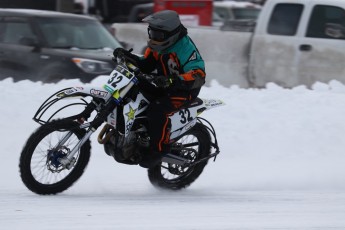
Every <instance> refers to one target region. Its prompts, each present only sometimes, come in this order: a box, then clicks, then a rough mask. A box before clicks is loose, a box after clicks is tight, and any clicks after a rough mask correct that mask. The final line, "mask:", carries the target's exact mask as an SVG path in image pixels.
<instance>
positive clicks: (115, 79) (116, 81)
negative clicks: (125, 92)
mask: <svg viewBox="0 0 345 230" xmlns="http://www.w3.org/2000/svg"><path fill="white" fill-rule="evenodd" d="M133 77H134V74H133V73H131V72H130V71H129V70H128V69H126V68H124V67H123V66H120V65H118V66H116V68H115V69H114V70H113V72H111V74H110V78H109V79H108V81H107V83H106V84H105V85H104V86H103V88H104V89H105V90H106V91H108V92H109V93H111V94H114V93H115V92H116V91H118V90H120V89H122V88H123V87H125V86H126V85H128V83H129V82H130V81H131V80H132V78H133Z"/></svg>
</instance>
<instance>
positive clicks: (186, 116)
mask: <svg viewBox="0 0 345 230" xmlns="http://www.w3.org/2000/svg"><path fill="white" fill-rule="evenodd" d="M179 115H180V116H181V120H180V122H181V123H182V124H185V123H187V121H188V122H189V121H191V120H193V117H191V116H190V111H189V109H184V110H181V111H180V112H179Z"/></svg>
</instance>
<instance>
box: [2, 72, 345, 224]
mask: <svg viewBox="0 0 345 230" xmlns="http://www.w3.org/2000/svg"><path fill="white" fill-rule="evenodd" d="M102 81H104V77H99V78H97V79H95V80H94V81H93V82H92V83H91V84H95V85H100V84H101V83H102ZM76 85H82V83H80V82H79V81H78V80H69V81H62V82H60V83H59V84H41V83H32V82H29V81H21V82H17V83H13V81H12V79H5V80H3V81H0V98H1V113H0V137H1V158H0V159H1V160H0V181H1V186H0V229H3V230H10V229H11V230H14V229H27V230H31V229H32V230H47V229H59V230H60V229H83V230H85V229H150V230H152V229H166V230H169V229H195V230H199V229H212V230H214V229H222V230H225V229H241V230H260V229H270V230H272V229H280V230H281V229H289V230H290V229H299V230H325V229H331V230H343V229H345V166H344V165H345V86H344V85H342V84H340V83H338V82H336V81H332V82H330V83H329V84H321V83H317V84H315V85H314V86H313V89H312V90H309V89H306V88H305V87H303V86H300V87H296V88H294V89H283V88H280V87H278V86H276V85H274V84H268V86H267V89H261V90H259V89H241V88H238V87H235V86H233V87H231V88H225V87H222V86H220V85H218V84H217V82H212V83H211V86H210V87H205V88H204V89H203V90H202V92H201V94H200V97H202V98H220V99H223V100H224V102H225V103H226V104H227V105H226V106H223V107H219V108H217V109H214V110H210V111H206V112H204V113H203V114H202V117H204V118H206V119H208V120H209V121H211V122H212V124H213V125H214V127H215V129H216V130H217V134H218V140H219V144H220V147H221V154H220V155H219V157H218V158H217V161H216V162H212V161H210V162H209V164H208V166H207V167H206V168H205V170H204V173H203V174H202V175H201V177H200V178H199V179H198V180H197V181H196V182H195V183H194V184H192V185H191V187H189V188H188V189H186V190H184V191H180V192H167V191H160V190H157V189H155V188H154V187H152V186H151V184H150V182H149V181H148V178H147V174H146V170H145V169H143V168H140V167H138V166H128V165H121V164H118V163H115V161H114V160H113V159H112V158H110V157H108V156H107V155H106V154H105V153H104V152H103V150H102V146H100V145H99V144H97V143H96V141H95V136H94V137H93V139H92V144H93V146H92V147H93V151H92V154H93V155H92V157H91V160H90V164H89V166H88V168H87V169H86V172H85V174H84V175H83V176H82V178H81V179H80V180H79V181H78V182H77V183H76V184H74V186H73V187H72V188H70V189H69V190H67V191H65V192H64V193H62V194H59V195H56V196H39V195H36V194H33V193H32V192H30V191H29V190H28V189H26V187H25V186H24V185H23V183H22V182H21V179H20V177H19V172H18V161H19V154H20V152H21V149H22V147H23V145H24V143H25V141H26V139H27V138H28V137H29V135H30V134H31V132H33V131H34V129H35V128H37V127H38V124H36V123H35V122H33V121H32V117H33V114H34V112H35V111H36V109H37V108H38V106H39V105H40V104H41V103H42V102H43V101H44V100H45V99H46V97H48V96H50V95H51V94H52V93H54V92H56V91H57V90H59V89H62V88H66V87H69V86H76Z"/></svg>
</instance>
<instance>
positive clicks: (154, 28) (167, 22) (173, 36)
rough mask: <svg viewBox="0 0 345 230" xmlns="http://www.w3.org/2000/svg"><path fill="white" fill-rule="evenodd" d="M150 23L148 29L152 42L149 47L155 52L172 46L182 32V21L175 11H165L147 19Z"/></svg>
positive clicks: (145, 19)
mask: <svg viewBox="0 0 345 230" xmlns="http://www.w3.org/2000/svg"><path fill="white" fill-rule="evenodd" d="M142 21H143V22H147V23H149V27H148V29H147V31H148V34H149V38H150V40H149V41H148V46H149V47H151V48H152V49H153V50H155V51H162V50H165V49H166V48H168V47H170V46H172V45H173V44H174V43H175V42H176V41H177V40H178V37H179V35H180V32H181V21H180V18H179V16H178V14H177V13H176V12H175V11H173V10H163V11H159V12H157V13H154V14H151V15H149V16H147V17H145V18H144V19H143V20H142Z"/></svg>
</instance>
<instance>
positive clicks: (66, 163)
mask: <svg viewBox="0 0 345 230" xmlns="http://www.w3.org/2000/svg"><path fill="white" fill-rule="evenodd" d="M88 127H90V123H87V124H83V125H81V126H80V128H88ZM94 132H95V129H93V128H90V129H89V130H88V131H87V133H86V134H85V135H84V136H83V138H82V139H81V140H80V141H78V143H77V144H76V145H75V146H74V148H73V149H72V150H71V151H70V152H69V153H68V155H67V156H66V157H64V158H60V159H59V162H60V163H61V164H62V166H63V167H64V168H67V169H71V168H72V167H73V165H74V163H75V158H74V155H75V154H76V153H77V152H78V150H79V149H80V148H81V146H83V144H84V143H85V142H86V141H87V140H88V139H89V138H90V137H91V135H92V134H93V133H94ZM72 134H73V133H72V132H71V131H69V132H68V133H67V134H66V135H65V136H64V137H63V138H62V140H61V141H60V142H59V143H58V145H57V146H55V149H56V148H58V147H59V146H62V145H64V144H65V143H66V141H67V140H68V139H69V138H70V137H71V136H72Z"/></svg>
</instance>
